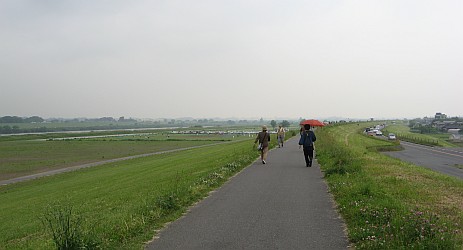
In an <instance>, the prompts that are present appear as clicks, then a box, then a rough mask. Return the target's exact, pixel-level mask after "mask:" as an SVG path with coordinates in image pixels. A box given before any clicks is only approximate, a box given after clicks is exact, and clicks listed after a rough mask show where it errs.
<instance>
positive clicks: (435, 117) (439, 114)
mask: <svg viewBox="0 0 463 250" xmlns="http://www.w3.org/2000/svg"><path fill="white" fill-rule="evenodd" d="M446 118H447V115H446V114H444V113H436V115H435V116H434V119H446Z"/></svg>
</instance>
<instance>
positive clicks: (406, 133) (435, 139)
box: [383, 124, 457, 147]
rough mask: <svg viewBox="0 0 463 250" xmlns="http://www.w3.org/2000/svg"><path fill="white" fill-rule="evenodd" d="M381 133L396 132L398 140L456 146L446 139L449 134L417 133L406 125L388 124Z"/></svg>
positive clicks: (430, 144)
mask: <svg viewBox="0 0 463 250" xmlns="http://www.w3.org/2000/svg"><path fill="white" fill-rule="evenodd" d="M383 133H384V134H385V135H387V134H388V133H394V134H396V136H397V138H398V139H399V140H403V141H408V142H412V143H417V144H423V145H429V146H439V147H456V146H457V145H455V144H452V143H450V142H448V141H446V140H447V139H448V138H449V134H419V133H413V132H411V131H410V128H409V127H408V126H406V125H401V124H396V125H388V126H387V127H386V128H385V129H384V130H383Z"/></svg>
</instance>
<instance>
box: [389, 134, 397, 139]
mask: <svg viewBox="0 0 463 250" xmlns="http://www.w3.org/2000/svg"><path fill="white" fill-rule="evenodd" d="M387 138H388V139H389V140H397V137H396V136H395V134H393V133H389V135H388V136H387Z"/></svg>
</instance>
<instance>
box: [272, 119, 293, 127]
mask: <svg viewBox="0 0 463 250" xmlns="http://www.w3.org/2000/svg"><path fill="white" fill-rule="evenodd" d="M270 125H271V126H272V128H273V129H275V128H276V126H277V121H275V120H271V121H270ZM280 125H281V126H282V127H284V128H287V127H289V125H290V123H289V122H288V121H287V120H283V121H282V122H281V123H280Z"/></svg>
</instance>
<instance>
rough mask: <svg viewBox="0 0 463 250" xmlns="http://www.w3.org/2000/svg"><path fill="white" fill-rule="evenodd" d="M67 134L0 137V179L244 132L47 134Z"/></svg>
mask: <svg viewBox="0 0 463 250" xmlns="http://www.w3.org/2000/svg"><path fill="white" fill-rule="evenodd" d="M103 135H104V134H103ZM67 136H76V134H73V135H70V134H62V135H60V136H56V135H54V137H50V135H48V137H47V139H48V141H37V140H27V139H29V138H34V139H35V138H36V136H35V135H28V136H22V137H5V138H2V139H3V140H2V141H0V180H7V179H11V178H15V177H19V176H24V175H29V174H35V173H39V172H43V171H48V170H53V169H59V168H65V167H70V166H76V165H81V164H86V163H90V162H98V161H103V160H108V159H115V158H121V157H126V156H133V155H140V154H146V153H153V152H160V151H166V150H172V149H178V148H187V147H192V146H200V145H207V144H212V143H218V142H223V141H231V140H240V139H243V138H245V137H244V136H241V137H235V138H233V137H232V136H229V135H169V137H167V136H166V135H162V134H160V133H157V134H144V135H139V134H134V135H128V136H121V137H101V138H91V139H71V140H51V138H61V137H67ZM79 136H82V135H79ZM92 136H95V135H92ZM7 138H9V140H7Z"/></svg>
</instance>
